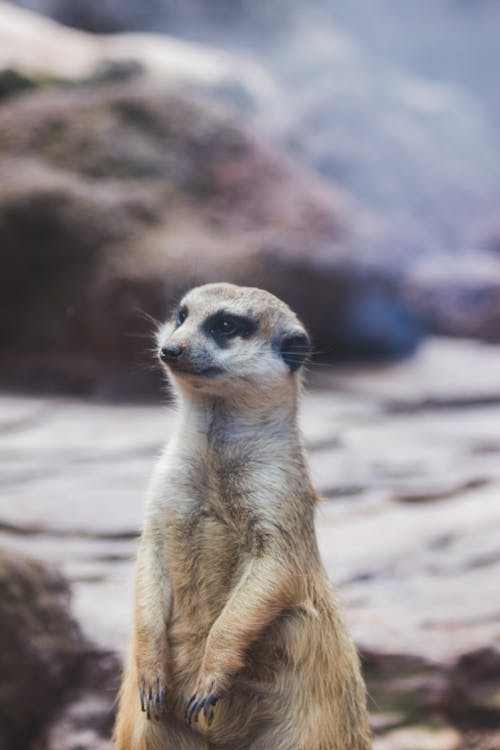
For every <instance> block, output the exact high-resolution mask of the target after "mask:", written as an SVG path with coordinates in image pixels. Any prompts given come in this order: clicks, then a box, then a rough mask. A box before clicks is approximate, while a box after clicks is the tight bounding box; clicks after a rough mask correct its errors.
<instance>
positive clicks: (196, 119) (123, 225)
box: [0, 78, 419, 394]
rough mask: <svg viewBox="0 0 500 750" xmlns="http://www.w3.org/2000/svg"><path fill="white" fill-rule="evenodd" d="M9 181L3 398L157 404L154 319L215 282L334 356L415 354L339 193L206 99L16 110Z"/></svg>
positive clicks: (6, 153)
mask: <svg viewBox="0 0 500 750" xmlns="http://www.w3.org/2000/svg"><path fill="white" fill-rule="evenodd" d="M19 122H22V123H23V127H22V128H19ZM0 171H1V174H2V189H1V190H0V244H1V246H2V248H4V253H3V273H2V275H1V281H0V293H1V294H2V299H3V305H4V315H3V325H2V326H1V328H0V347H1V350H2V353H3V356H4V359H5V365H4V367H3V368H2V380H3V382H4V383H9V384H12V383H13V382H14V383H15V384H16V387H22V386H27V387H33V386H35V387H37V388H38V389H45V390H47V389H52V390H56V389H58V388H63V389H65V390H67V391H72V392H79V393H88V392H94V393H95V392H98V393H108V394H109V393H111V392H112V393H115V394H116V393H118V392H120V391H121V392H128V393H131V392H141V391H142V392H144V391H146V392H147V391H148V390H149V389H150V388H151V384H152V383H153V382H154V381H153V380H152V377H151V374H150V373H148V372H144V368H145V367H146V368H147V367H149V363H150V355H147V354H145V353H144V349H145V348H147V347H148V346H149V347H150V346H151V323H150V322H149V321H148V322H146V321H145V319H144V316H143V314H142V313H144V312H145V313H147V314H148V315H152V316H153V317H154V318H162V317H164V316H165V314H166V312H167V310H168V309H169V308H170V307H171V305H172V304H173V302H174V301H175V300H176V298H177V297H178V295H179V294H180V293H181V292H182V291H183V290H185V289H186V288H187V287H189V286H191V285H194V284H198V283H203V282H206V281H210V280H220V279H225V280H229V281H235V282H238V283H247V284H252V285H258V286H264V287H266V288H268V289H270V290H271V291H273V292H275V293H277V294H279V295H280V296H282V297H283V298H284V299H285V300H287V301H288V302H289V303H290V304H291V305H292V306H293V307H294V308H295V309H296V310H297V312H298V313H299V315H300V316H301V317H303V318H304V320H305V321H306V323H308V324H309V326H310V328H311V331H312V333H313V336H314V338H315V341H316V345H317V346H318V347H320V348H321V349H323V351H325V352H326V353H329V354H331V353H332V352H333V353H334V354H337V355H341V354H365V355H366V354H367V355H373V354H377V355H380V354H386V355H391V354H400V353H403V352H407V351H409V350H411V349H412V347H414V346H415V344H416V342H417V341H418V338H419V331H418V327H417V326H416V325H415V323H414V321H413V320H412V318H411V315H409V314H408V312H407V310H406V308H405V306H404V304H403V303H402V301H401V298H400V293H399V291H398V290H397V289H396V287H395V286H394V285H393V284H392V283H390V282H389V281H387V279H384V278H383V277H381V276H378V275H377V274H376V273H374V272H373V271H371V270H370V269H368V268H364V267H363V264H362V263H361V261H360V259H359V258H357V255H356V246H357V238H356V235H355V232H354V231H353V229H352V228H351V222H350V219H349V218H348V213H349V212H348V209H347V205H346V202H345V200H344V199H343V198H342V197H341V196H340V195H339V193H338V192H336V191H335V190H334V189H333V188H332V187H330V186H327V185H326V184H325V183H323V182H322V181H321V180H320V179H319V178H316V177H315V176H313V175H312V174H311V173H309V172H308V171H307V170H305V169H303V168H301V167H299V166H297V165H296V164H294V163H293V162H291V161H290V160H289V159H288V158H286V157H284V156H283V155H281V154H280V153H279V152H278V151H277V150H276V149H274V148H273V147H271V146H269V145H268V144H266V143H264V142H263V141H262V140H261V139H259V138H258V137H257V136H256V135H255V134H254V133H253V132H252V131H250V130H249V129H248V128H246V127H245V126H244V125H242V123H241V121H240V119H239V118H237V117H236V116H234V115H232V114H230V113H228V112H227V111H226V110H224V109H221V108H220V107H219V106H216V105H214V104H213V103H210V102H208V101H206V100H205V99H203V97H202V96H201V95H199V94H197V95H196V97H195V96H194V95H193V93H192V92H191V94H186V93H184V94H181V93H180V92H179V91H178V90H174V89H168V88H166V87H165V85H163V84H160V83H158V82H156V83H155V82H153V81H152V80H148V79H145V78H137V79H133V80H132V81H129V82H127V83H121V84H119V83H116V84H110V83H106V84H100V85H99V84H96V83H94V84H93V85H87V86H80V87H72V88H71V87H70V88H64V89H53V90H49V89H47V90H44V91H37V92H30V93H26V94H23V95H19V96H17V97H15V98H11V99H10V100H8V101H6V102H5V103H4V105H3V106H2V108H1V109H0ZM157 382H158V381H156V383H157ZM155 389H156V390H158V388H157V386H155Z"/></svg>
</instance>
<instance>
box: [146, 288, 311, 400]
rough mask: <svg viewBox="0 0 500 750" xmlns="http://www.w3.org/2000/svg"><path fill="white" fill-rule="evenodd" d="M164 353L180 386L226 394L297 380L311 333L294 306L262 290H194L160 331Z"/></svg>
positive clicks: (169, 371) (162, 353) (160, 354)
mask: <svg viewBox="0 0 500 750" xmlns="http://www.w3.org/2000/svg"><path fill="white" fill-rule="evenodd" d="M158 346H159V357H160V359H161V360H162V362H163V363H164V364H165V366H166V368H167V371H168V373H169V375H171V376H172V377H173V378H174V380H175V381H176V382H178V383H179V384H180V385H183V386H187V387H190V388H192V389H195V390H197V391H202V392H207V393H212V394H217V395H222V396H223V395H224V393H234V391H235V389H240V390H241V388H242V386H243V387H246V388H247V389H248V388H252V389H257V390H262V389H269V388H274V387H276V386H278V387H279V386H280V385H283V384H284V383H286V382H288V383H290V382H291V381H293V380H294V378H295V377H296V374H297V373H298V372H299V370H300V368H301V366H302V365H303V364H304V362H305V360H306V359H307V356H308V354H309V349H310V343H309V337H308V335H307V332H306V330H305V328H304V326H303V325H302V324H301V323H300V321H299V320H298V318H297V316H296V315H295V314H294V313H293V312H292V311H291V310H290V308H289V307H288V306H287V305H286V304H285V303H284V302H282V301H281V300H280V299H278V298H277V297H275V296H274V295H272V294H270V293H269V292H266V291H264V290H262V289H254V288H251V287H242V286H236V285H234V284H225V283H220V284H206V285H204V286H200V287H196V288H194V289H191V291H189V292H188V293H187V294H186V295H185V296H184V297H183V298H182V300H181V301H180V303H179V305H178V306H177V308H176V310H175V312H174V314H173V315H172V317H171V318H170V319H169V320H168V321H167V322H166V323H165V324H164V325H163V326H162V327H161V329H160V330H159V332H158Z"/></svg>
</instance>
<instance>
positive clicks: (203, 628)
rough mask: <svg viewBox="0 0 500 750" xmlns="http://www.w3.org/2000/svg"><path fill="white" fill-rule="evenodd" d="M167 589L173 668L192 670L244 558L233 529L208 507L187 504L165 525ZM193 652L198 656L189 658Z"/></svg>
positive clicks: (229, 593)
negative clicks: (168, 589) (169, 603)
mask: <svg viewBox="0 0 500 750" xmlns="http://www.w3.org/2000/svg"><path fill="white" fill-rule="evenodd" d="M167 558H168V559H167V566H168V570H169V577H170V580H171V585H172V611H171V615H170V623H169V629H168V630H169V640H170V645H171V648H172V653H173V658H174V661H175V662H176V665H175V666H176V667H178V668H179V670H180V671H181V672H183V671H184V669H188V668H189V669H191V670H193V671H196V669H197V668H198V666H199V664H197V662H199V661H201V657H202V653H203V646H204V642H205V640H206V637H207V635H208V632H209V630H210V628H211V627H212V624H213V623H214V621H215V620H216V619H217V617H218V616H219V614H220V613H221V611H222V610H223V608H224V606H225V604H226V602H227V600H228V598H229V596H230V595H231V591H232V590H233V588H234V586H235V585H236V583H237V581H238V579H239V576H240V575H241V570H242V568H243V566H244V565H245V558H244V555H243V553H242V549H241V545H240V544H239V541H238V538H237V536H236V534H235V533H234V531H233V530H232V529H231V527H230V526H228V525H227V524H226V523H225V521H224V520H223V518H221V517H220V516H219V515H218V514H217V513H215V512H214V511H213V510H211V509H210V507H209V505H208V503H205V504H201V503H199V502H196V501H195V500H193V501H190V502H187V503H186V504H185V506H184V510H182V509H181V510H179V508H177V509H176V512H175V513H174V514H173V515H172V517H171V518H170V519H169V523H168V526H167ZM195 654H197V655H198V658H194V659H193V655H195Z"/></svg>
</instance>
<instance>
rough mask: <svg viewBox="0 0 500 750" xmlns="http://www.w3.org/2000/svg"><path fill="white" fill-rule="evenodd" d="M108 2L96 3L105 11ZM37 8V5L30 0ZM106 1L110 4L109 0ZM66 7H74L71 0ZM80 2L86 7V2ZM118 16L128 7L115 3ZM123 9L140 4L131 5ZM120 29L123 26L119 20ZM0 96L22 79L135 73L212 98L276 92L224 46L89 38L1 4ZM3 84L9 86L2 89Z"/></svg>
mask: <svg viewBox="0 0 500 750" xmlns="http://www.w3.org/2000/svg"><path fill="white" fill-rule="evenodd" d="M105 5H106V3H102V2H99V3H96V4H95V6H94V8H95V9H96V10H97V9H98V8H100V9H103V8H104V6H105ZM32 6H33V7H34V8H35V9H37V10H40V11H42V12H43V11H44V10H45V11H46V10H48V9H47V8H45V9H44V8H43V7H42V4H37V3H32ZM36 6H38V7H36ZM108 6H109V2H108ZM69 7H70V8H74V9H75V10H76V7H77V3H72V4H71V5H70V6H69ZM81 7H82V8H84V7H87V9H90V4H89V3H88V2H87V0H84V2H83V3H81ZM115 7H116V10H117V11H118V10H119V11H120V13H121V15H122V18H123V19H125V17H126V7H125V6H124V4H123V2H122V0H117V2H116V3H115ZM128 7H129V8H132V7H134V8H136V9H137V8H139V7H140V8H142V7H144V6H143V4H142V3H141V4H140V5H138V4H137V3H130V4H129V5H128ZM124 28H128V27H127V25H126V24H125V26H124ZM0 70H3V71H4V72H3V73H2V78H3V79H4V82H2V78H0V95H1V94H3V95H4V96H5V95H6V94H7V93H13V92H14V91H15V90H16V86H15V85H14V84H15V83H17V89H20V88H21V85H20V84H21V83H23V81H24V82H25V83H24V85H25V86H26V85H27V84H26V82H27V83H28V84H29V85H31V86H47V85H50V84H54V83H56V82H59V83H61V82H64V81H68V80H69V81H75V80H82V79H89V78H119V77H122V78H123V77H127V76H130V75H131V74H132V73H133V72H134V70H135V72H137V70H143V71H144V72H145V73H148V74H150V75H153V76H156V77H158V78H160V79H162V80H165V81H168V82H170V83H172V82H177V83H182V84H183V85H184V86H191V87H193V88H196V87H202V88H203V89H204V90H209V91H210V92H211V93H212V94H213V95H217V96H222V97H223V98H225V99H230V100H232V101H236V102H237V103H238V104H239V105H240V106H241V105H244V106H245V107H248V108H256V107H258V106H259V105H261V104H263V103H264V102H266V101H267V100H268V99H269V98H270V97H272V96H274V95H275V94H276V92H275V87H274V85H273V82H272V78H271V76H270V75H269V74H268V73H266V72H265V70H264V69H263V68H262V67H261V66H260V65H259V64H258V63H257V62H252V61H251V60H249V59H247V58H245V57H244V56H237V55H234V54H230V53H228V52H223V51H222V50H217V49H212V48H210V47H207V46H204V45H201V44H196V43H194V42H187V41H183V40H180V39H174V38H173V37H167V36H165V35H162V36H160V35H158V34H133V35H131V34H116V35H109V36H106V35H104V36H95V35H93V34H87V33H84V32H80V31H76V30H74V29H69V28H67V27H64V26H61V25H60V24H58V23H55V22H53V21H50V20H49V19H47V18H44V17H42V16H39V15H38V14H36V13H31V12H29V11H28V10H24V9H22V8H16V7H14V6H13V5H11V4H8V3H5V2H1V1H0ZM7 83H10V85H9V86H7Z"/></svg>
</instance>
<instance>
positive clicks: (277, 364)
mask: <svg viewBox="0 0 500 750" xmlns="http://www.w3.org/2000/svg"><path fill="white" fill-rule="evenodd" d="M158 351H159V356H160V359H161V360H162V362H163V363H164V366H165V372H166V374H167V376H168V378H169V380H170V382H171V385H172V389H173V391H174V392H175V394H176V399H177V409H178V414H177V424H176V428H175V432H174V434H173V435H172V436H171V438H170V441H169V444H168V445H167V447H166V449H165V451H164V453H163V455H162V457H161V459H160V461H159V463H158V466H157V468H156V470H155V473H154V476H153V479H152V481H151V484H150V488H149V492H148V496H147V501H146V513H145V520H144V526H143V531H142V535H141V541H140V544H139V552H138V556H137V565H136V592H135V620H134V635H133V640H132V644H131V648H130V652H129V657H128V660H127V665H126V668H125V671H124V675H123V680H122V687H121V692H120V701H119V710H118V716H117V721H116V726H115V735H114V736H115V741H116V747H117V750H368V748H370V747H371V742H370V732H369V728H368V718H367V710H366V697H365V687H364V683H363V679H362V676H361V671H360V666H359V660H358V656H357V653H356V649H355V647H354V645H353V643H352V640H351V638H350V637H349V635H348V633H347V630H346V628H345V625H344V623H343V620H342V617H341V615H340V613H339V609H338V606H337V604H336V602H335V600H334V597H333V594H332V591H331V586H330V583H329V581H328V578H327V575H326V572H325V570H324V568H323V565H322V563H321V560H320V556H319V552H318V546H317V541H316V534H315V529H314V512H315V506H316V502H317V495H316V493H315V491H314V489H313V486H312V483H311V479H310V475H309V469H308V465H307V460H306V457H305V454H304V450H303V446H302V440H301V436H300V432H299V429H298V426H297V400H298V396H299V393H300V390H301V372H302V365H303V364H304V361H305V360H306V358H307V356H308V352H309V338H308V335H307V333H306V331H305V329H304V327H303V325H302V324H301V323H300V321H299V320H298V319H297V317H296V316H295V315H294V313H293V312H292V311H291V310H290V309H289V307H288V306H287V305H286V304H285V303H284V302H282V301H281V300H279V299H277V298H276V297H274V296H273V295H271V294H269V293H268V292H265V291H263V290H261V289H254V288H249V287H238V286H234V285H232V284H222V283H221V284H207V285H205V286H202V287H197V288H195V289H192V290H191V291H190V292H188V293H187V294H186V295H185V296H184V297H183V299H182V300H181V301H180V303H179V306H178V308H177V309H176V311H175V312H174V314H173V315H172V317H171V318H170V319H169V320H167V321H166V323H165V324H164V325H163V326H162V327H161V329H160V330H159V332H158Z"/></svg>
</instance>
